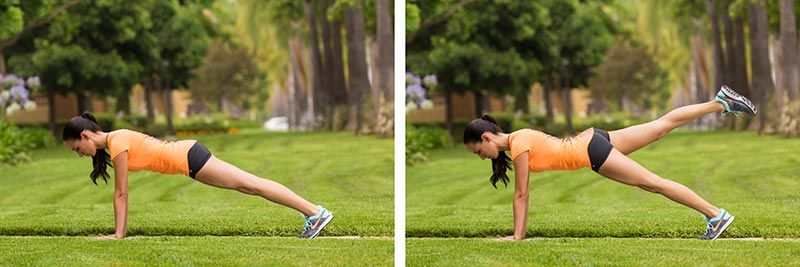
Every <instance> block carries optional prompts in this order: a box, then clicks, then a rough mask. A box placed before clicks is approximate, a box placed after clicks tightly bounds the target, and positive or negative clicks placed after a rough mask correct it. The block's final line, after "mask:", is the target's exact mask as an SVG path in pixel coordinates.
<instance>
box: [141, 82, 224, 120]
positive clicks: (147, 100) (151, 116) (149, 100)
mask: <svg viewBox="0 0 800 267" xmlns="http://www.w3.org/2000/svg"><path fill="white" fill-rule="evenodd" d="M153 86H154V82H153V78H152V77H150V78H147V79H145V81H144V84H143V87H144V106H145V108H146V109H147V125H152V124H153V123H155V121H156V115H155V112H154V110H153V96H152V95H150V93H151V92H152V90H153ZM220 110H222V109H221V108H220Z"/></svg>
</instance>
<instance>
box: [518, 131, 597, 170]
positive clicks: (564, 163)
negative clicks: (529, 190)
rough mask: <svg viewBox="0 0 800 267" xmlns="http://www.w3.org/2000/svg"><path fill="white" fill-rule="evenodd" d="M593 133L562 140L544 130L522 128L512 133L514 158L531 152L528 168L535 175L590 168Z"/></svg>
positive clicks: (585, 132) (584, 133)
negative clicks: (590, 148) (590, 146)
mask: <svg viewBox="0 0 800 267" xmlns="http://www.w3.org/2000/svg"><path fill="white" fill-rule="evenodd" d="M592 133H593V130H592V129H589V130H586V131H583V132H582V133H580V134H578V135H577V136H575V137H570V138H564V139H560V138H557V137H554V136H551V135H548V134H546V133H543V132H540V131H536V130H531V129H522V130H519V131H516V132H513V133H511V134H509V137H508V146H509V147H511V159H512V160H513V159H515V158H516V157H517V156H519V154H522V152H525V151H528V168H530V171H531V172H541V171H546V170H577V169H581V168H583V167H590V166H591V165H592V164H591V162H590V161H589V152H588V149H589V141H591V140H592Z"/></svg>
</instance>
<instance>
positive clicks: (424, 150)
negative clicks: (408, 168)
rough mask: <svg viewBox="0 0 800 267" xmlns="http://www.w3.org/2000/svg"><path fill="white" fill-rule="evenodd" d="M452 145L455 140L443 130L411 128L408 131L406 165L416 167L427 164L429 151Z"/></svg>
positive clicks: (436, 128)
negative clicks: (416, 165) (423, 163)
mask: <svg viewBox="0 0 800 267" xmlns="http://www.w3.org/2000/svg"><path fill="white" fill-rule="evenodd" d="M452 145H453V138H452V137H450V134H449V133H448V132H447V130H445V129H443V128H439V127H414V126H409V127H408V128H407V129H406V163H407V164H409V165H415V164H419V163H422V162H425V161H427V160H428V157H427V155H428V151H429V150H431V149H438V148H448V147H451V146H452Z"/></svg>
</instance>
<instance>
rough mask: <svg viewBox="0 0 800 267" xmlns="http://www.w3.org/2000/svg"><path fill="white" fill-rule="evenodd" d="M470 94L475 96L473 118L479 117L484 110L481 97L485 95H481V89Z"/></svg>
mask: <svg viewBox="0 0 800 267" xmlns="http://www.w3.org/2000/svg"><path fill="white" fill-rule="evenodd" d="M472 94H473V95H474V96H475V103H474V104H475V118H480V117H481V116H483V113H484V110H485V107H484V106H483V103H484V101H483V98H484V97H486V96H484V95H483V92H482V91H474V92H472Z"/></svg>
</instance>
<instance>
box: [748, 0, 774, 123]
mask: <svg viewBox="0 0 800 267" xmlns="http://www.w3.org/2000/svg"><path fill="white" fill-rule="evenodd" d="M748 23H749V26H750V55H751V56H750V61H751V62H750V66H751V69H752V76H753V79H752V80H753V87H752V88H751V90H750V91H751V93H752V94H751V95H752V97H753V101H755V103H756V105H758V108H760V109H761V110H760V113H759V114H758V116H757V117H756V118H755V119H756V120H757V121H758V133H759V134H762V133H764V128H765V126H766V122H767V120H769V118H770V117H771V116H773V114H774V113H771V112H770V111H769V110H770V109H772V107H768V106H767V105H766V103H767V100H768V99H770V98H772V97H773V90H775V89H774V88H775V85H774V84H773V83H772V67H771V66H770V63H769V32H768V31H769V30H768V29H767V11H766V8H765V6H764V0H759V1H758V3H757V4H752V3H751V4H749V8H748Z"/></svg>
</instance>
